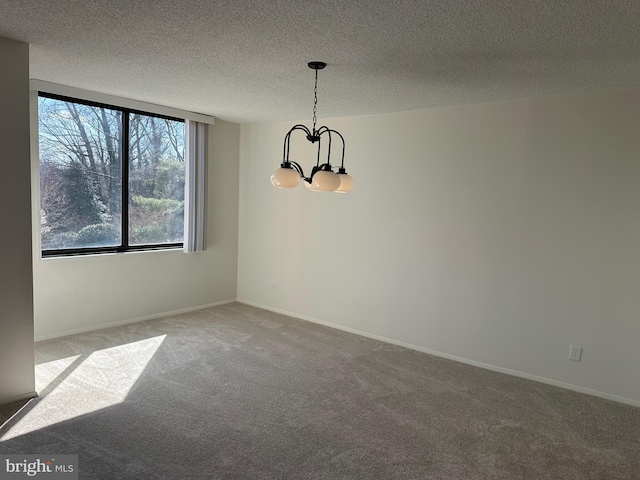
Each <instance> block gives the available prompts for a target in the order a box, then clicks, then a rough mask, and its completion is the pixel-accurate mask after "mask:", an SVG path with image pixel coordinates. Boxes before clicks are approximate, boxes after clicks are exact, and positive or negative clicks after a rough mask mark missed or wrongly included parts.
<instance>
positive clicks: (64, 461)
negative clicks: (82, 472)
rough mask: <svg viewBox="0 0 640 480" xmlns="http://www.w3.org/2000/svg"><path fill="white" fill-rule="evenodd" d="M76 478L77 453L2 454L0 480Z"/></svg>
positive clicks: (75, 479) (63, 479)
mask: <svg viewBox="0 0 640 480" xmlns="http://www.w3.org/2000/svg"><path fill="white" fill-rule="evenodd" d="M20 478H36V479H38V478H46V479H48V480H78V455H2V454H0V480H18V479H20Z"/></svg>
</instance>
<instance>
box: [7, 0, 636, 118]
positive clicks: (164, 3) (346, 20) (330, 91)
mask: <svg viewBox="0 0 640 480" xmlns="http://www.w3.org/2000/svg"><path fill="white" fill-rule="evenodd" d="M638 18H640V2H637V1H622V0H591V1H589V2H578V1H557V0H538V1H524V0H522V1H511V2H506V1H503V0H493V1H491V0H477V1H471V0H447V1H446V2H445V1H442V0H437V1H436V0H422V1H419V0H396V1H393V2H382V1H379V0H375V1H373V0H360V1H357V0H356V1H354V0H348V1H347V0H324V1H316V2H308V1H300V0H275V1H247V0H227V1H215V2H214V1H176V0H159V1H155V0H154V1H149V0H147V1H136V2H132V1H130V0H110V1H98V0H83V1H81V2H78V1H63V0H49V1H47V2H43V1H41V0H20V1H13V2H8V1H6V0H5V1H2V2H0V36H3V37H8V38H12V39H16V40H21V41H24V42H28V43H30V44H31V50H30V51H31V77H32V78H38V79H41V80H47V81H50V82H55V83H61V84H65V85H71V86H75V87H80V88H85V89H88V90H94V91H99V92H103V93H109V94H113V95H120V96H124V97H128V98H132V99H136V100H142V101H147V102H153V103H158V104H162V105H167V106H171V107H177V108H182V109H185V110H191V111H196V112H200V113H204V114H209V115H215V116H218V117H220V118H222V119H225V120H230V121H236V122H248V121H271V120H292V119H306V118H310V117H311V106H312V100H313V73H312V72H311V71H310V70H309V69H308V68H307V67H306V63H307V62H308V61H311V60H321V61H325V62H327V63H328V64H329V66H328V68H327V69H325V70H324V71H322V72H321V73H320V84H319V96H320V98H319V109H318V116H319V118H320V119H322V118H323V117H333V116H350V115H367V114H376V113H389V112H397V111H406V110H415V109H422V108H431V107H440V106H452V105H461V104H468V103H481V102H491V101H503V100H510V99H516V98H531V97H541V96H554V95H565V94H575V93H582V92H588V91H599V90H611V89H618V88H631V87H637V86H638V85H640V54H639V52H640V29H638V28H637V19H638Z"/></svg>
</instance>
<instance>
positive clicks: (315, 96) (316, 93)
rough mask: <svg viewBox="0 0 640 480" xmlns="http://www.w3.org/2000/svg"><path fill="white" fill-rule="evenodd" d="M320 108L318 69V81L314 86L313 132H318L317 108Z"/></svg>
mask: <svg viewBox="0 0 640 480" xmlns="http://www.w3.org/2000/svg"><path fill="white" fill-rule="evenodd" d="M317 108H318V70H316V83H315V86H314V87H313V134H314V135H315V133H316V121H317V117H316V110H317Z"/></svg>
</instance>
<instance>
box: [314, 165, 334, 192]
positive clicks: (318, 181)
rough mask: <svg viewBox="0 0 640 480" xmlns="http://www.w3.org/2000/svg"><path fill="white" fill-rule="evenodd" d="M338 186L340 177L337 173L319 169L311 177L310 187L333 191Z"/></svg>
mask: <svg viewBox="0 0 640 480" xmlns="http://www.w3.org/2000/svg"><path fill="white" fill-rule="evenodd" d="M339 186H340V177H338V174H337V173H333V172H328V171H326V170H321V171H319V172H316V174H315V175H314V176H313V178H312V179H311V187H312V188H314V189H316V190H321V191H323V192H333V191H334V190H335V189H336V188H338V187H339Z"/></svg>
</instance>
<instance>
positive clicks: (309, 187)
mask: <svg viewBox="0 0 640 480" xmlns="http://www.w3.org/2000/svg"><path fill="white" fill-rule="evenodd" d="M302 183H304V186H305V187H307V190H310V191H312V192H319V191H320V190H318V189H317V188H313V187H312V186H311V184H310V183H309V182H302Z"/></svg>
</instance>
